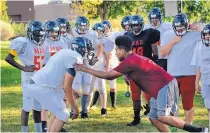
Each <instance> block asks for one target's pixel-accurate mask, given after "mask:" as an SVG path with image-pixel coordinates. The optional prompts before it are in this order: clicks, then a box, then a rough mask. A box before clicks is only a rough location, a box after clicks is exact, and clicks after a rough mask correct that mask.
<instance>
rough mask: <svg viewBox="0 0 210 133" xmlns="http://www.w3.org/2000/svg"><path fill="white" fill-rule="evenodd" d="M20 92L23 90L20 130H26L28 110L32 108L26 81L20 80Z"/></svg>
mask: <svg viewBox="0 0 210 133" xmlns="http://www.w3.org/2000/svg"><path fill="white" fill-rule="evenodd" d="M21 86H22V92H23V99H22V100H23V108H22V111H21V131H22V132H28V119H29V112H30V111H31V110H32V109H33V99H32V98H30V97H28V95H27V93H26V92H27V89H28V82H22V84H21Z"/></svg>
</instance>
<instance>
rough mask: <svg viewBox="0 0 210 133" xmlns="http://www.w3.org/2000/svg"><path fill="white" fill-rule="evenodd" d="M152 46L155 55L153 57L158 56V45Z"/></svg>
mask: <svg viewBox="0 0 210 133" xmlns="http://www.w3.org/2000/svg"><path fill="white" fill-rule="evenodd" d="M151 46H152V53H153V55H158V49H157V44H156V43H154V44H152V45H151Z"/></svg>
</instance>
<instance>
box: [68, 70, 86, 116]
mask: <svg viewBox="0 0 210 133" xmlns="http://www.w3.org/2000/svg"><path fill="white" fill-rule="evenodd" d="M82 76H83V72H77V74H76V76H75V77H74V81H73V84H72V89H73V91H74V92H76V93H78V94H80V88H81V86H82ZM74 98H75V100H76V99H77V98H76V97H74ZM70 110H71V111H70V113H69V114H70V117H72V116H73V114H74V109H73V107H72V106H71V105H70Z"/></svg>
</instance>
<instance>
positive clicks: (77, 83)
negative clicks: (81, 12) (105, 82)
mask: <svg viewBox="0 0 210 133" xmlns="http://www.w3.org/2000/svg"><path fill="white" fill-rule="evenodd" d="M89 28H90V23H89V20H88V19H87V18H86V17H85V16H79V17H78V18H77V19H76V23H75V30H73V34H74V35H75V37H85V38H86V39H88V40H89V41H91V43H92V45H93V48H94V51H93V52H92V53H91V54H89V55H88V56H87V60H89V62H88V63H87V64H88V66H89V67H95V68H96V69H97V63H96V62H97V61H98V60H100V58H101V56H102V53H103V45H102V44H100V43H99V41H98V35H97V33H96V32H95V31H93V30H90V29H89ZM92 56H94V58H92ZM91 82H92V75H90V74H89V73H84V72H78V73H77V74H76V76H75V80H74V82H73V90H74V92H75V94H78V95H80V89H81V88H82V101H81V104H82V112H81V118H88V109H89V107H90V103H91V99H92V94H91V93H90V85H91ZM103 93H105V92H103ZM70 113H71V114H72V115H73V113H74V112H73V109H72V111H71V112H70Z"/></svg>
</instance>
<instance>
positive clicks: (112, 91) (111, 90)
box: [109, 79, 117, 108]
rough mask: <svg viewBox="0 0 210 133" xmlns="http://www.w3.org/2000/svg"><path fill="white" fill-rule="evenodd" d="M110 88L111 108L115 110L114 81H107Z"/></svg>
mask: <svg viewBox="0 0 210 133" xmlns="http://www.w3.org/2000/svg"><path fill="white" fill-rule="evenodd" d="M109 86H110V98H111V104H112V107H113V108H116V98H117V96H116V87H117V85H116V79H114V80H111V81H109Z"/></svg>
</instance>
